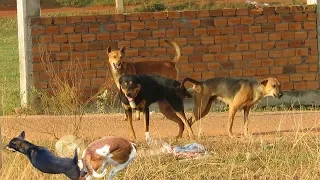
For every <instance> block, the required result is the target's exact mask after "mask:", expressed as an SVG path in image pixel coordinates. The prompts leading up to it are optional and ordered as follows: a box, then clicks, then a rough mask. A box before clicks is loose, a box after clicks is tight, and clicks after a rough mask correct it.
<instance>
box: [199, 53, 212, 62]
mask: <svg viewBox="0 0 320 180" xmlns="http://www.w3.org/2000/svg"><path fill="white" fill-rule="evenodd" d="M202 61H214V54H203V55H202Z"/></svg>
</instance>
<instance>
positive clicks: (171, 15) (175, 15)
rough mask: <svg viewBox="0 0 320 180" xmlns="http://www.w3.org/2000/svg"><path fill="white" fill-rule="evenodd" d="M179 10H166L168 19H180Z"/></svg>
mask: <svg viewBox="0 0 320 180" xmlns="http://www.w3.org/2000/svg"><path fill="white" fill-rule="evenodd" d="M180 18H181V12H175V11H170V12H168V19H180Z"/></svg>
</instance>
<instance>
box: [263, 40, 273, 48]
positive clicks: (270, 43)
mask: <svg viewBox="0 0 320 180" xmlns="http://www.w3.org/2000/svg"><path fill="white" fill-rule="evenodd" d="M274 47H275V42H274V41H268V42H264V43H263V44H262V48H263V49H273V48H274Z"/></svg>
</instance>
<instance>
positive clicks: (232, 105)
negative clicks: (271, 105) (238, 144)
mask: <svg viewBox="0 0 320 180" xmlns="http://www.w3.org/2000/svg"><path fill="white" fill-rule="evenodd" d="M187 81H189V82H191V83H192V84H193V87H192V89H191V91H190V89H189V90H188V91H189V92H192V93H193V98H194V108H193V116H192V121H191V122H190V124H193V123H194V122H195V121H197V120H199V119H200V118H202V117H204V116H205V115H207V114H208V113H209V111H210V108H211V104H212V102H213V101H214V100H216V99H219V100H221V101H223V102H224V103H226V104H228V105H229V118H228V133H229V136H231V137H233V133H232V125H233V119H234V116H235V114H236V112H237V109H239V108H242V109H243V111H244V134H245V136H248V116H249V111H250V109H251V107H252V106H253V105H254V104H256V103H257V101H258V100H260V99H261V98H263V97H266V96H273V97H276V98H281V96H282V92H281V88H280V83H279V82H278V80H277V79H276V78H273V77H269V78H266V79H263V80H261V81H257V80H254V79H247V78H235V77H217V78H212V79H208V80H205V81H202V82H199V81H196V80H194V79H191V78H185V79H184V80H183V81H182V83H181V87H183V88H184V84H185V82H187Z"/></svg>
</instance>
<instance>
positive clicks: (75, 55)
mask: <svg viewBox="0 0 320 180" xmlns="http://www.w3.org/2000/svg"><path fill="white" fill-rule="evenodd" d="M70 58H71V60H79V61H81V60H83V59H84V58H83V52H72V53H71V54H70Z"/></svg>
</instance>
